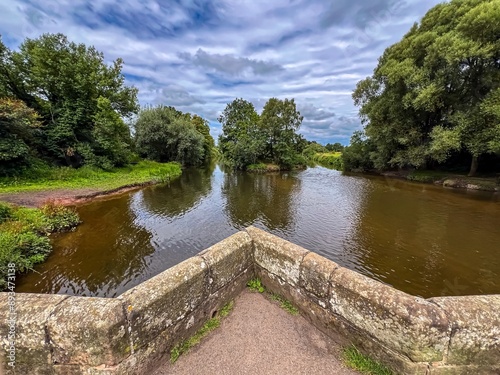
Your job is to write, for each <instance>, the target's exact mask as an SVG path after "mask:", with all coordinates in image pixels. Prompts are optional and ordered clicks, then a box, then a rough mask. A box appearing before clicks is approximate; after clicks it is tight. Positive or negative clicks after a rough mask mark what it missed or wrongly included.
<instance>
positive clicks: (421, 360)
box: [0, 227, 500, 375]
mask: <svg viewBox="0 0 500 375" xmlns="http://www.w3.org/2000/svg"><path fill="white" fill-rule="evenodd" d="M254 277H259V278H260V279H261V280H262V282H263V284H264V285H265V286H266V288H267V289H269V290H270V291H272V292H275V293H279V294H281V295H283V296H284V297H285V298H287V299H289V300H290V301H291V302H292V303H293V304H294V305H295V306H297V307H298V308H299V310H300V312H301V314H302V315H303V316H304V317H306V318H307V319H308V320H309V321H310V322H311V323H312V324H313V325H315V326H316V327H317V328H319V329H320V330H321V331H323V332H324V333H326V334H327V335H329V336H330V337H332V338H334V339H335V340H337V341H340V344H355V345H356V346H357V347H358V348H359V349H360V350H361V351H363V352H364V353H366V354H368V355H369V356H371V357H372V358H374V359H377V360H378V361H380V362H382V363H384V364H386V365H387V366H389V367H390V368H392V369H393V370H394V371H395V372H396V373H403V374H422V375H423V374H492V373H497V374H500V295H487V296H464V297H436V298H429V299H423V298H420V297H415V296H412V295H409V294H406V293H403V292H401V291H399V290H396V289H394V288H392V287H390V286H388V285H385V284H383V283H380V282H378V281H375V280H372V279H370V278H368V277H366V276H363V275H361V274H359V273H356V272H354V271H351V270H348V269H346V268H343V267H340V266H339V265H337V264H336V263H334V262H332V261H330V260H328V259H326V258H324V257H321V256H319V255H317V254H315V253H313V252H311V251H308V250H306V249H303V248H301V247H299V246H297V245H294V244H292V243H290V242H287V241H285V240H283V239H281V238H279V237H276V236H274V235H271V234H269V233H266V232H264V231H262V230H260V229H257V228H254V227H250V228H247V229H246V230H245V231H241V232H238V233H236V234H234V235H232V236H231V237H229V238H227V239H225V240H223V241H221V242H219V243H217V244H215V245H214V246H212V247H210V248H208V249H206V250H204V251H203V252H201V253H199V254H198V255H197V256H194V257H192V258H189V259H187V260H185V261H184V262H182V263H180V264H178V265H176V266H174V267H172V268H170V269H168V270H166V271H164V272H162V273H160V274H159V275H157V276H155V277H153V278H151V279H149V280H147V281H145V282H143V283H142V284H140V285H138V286H136V287H134V288H132V289H130V290H129V291H127V292H125V293H123V294H122V295H120V296H119V297H117V298H94V297H76V296H65V295H46V294H28V293H25V294H17V295H16V313H17V325H16V341H15V346H16V367H15V371H13V370H12V369H11V368H9V366H8V365H7V362H8V361H9V358H8V352H9V342H8V340H7V336H8V331H9V323H8V322H7V321H6V318H5V317H8V316H9V307H8V293H1V294H0V310H1V312H2V316H3V317H4V319H3V320H2V322H1V323H0V331H1V335H2V346H3V350H2V353H1V355H2V356H3V357H2V358H1V359H2V363H3V367H4V368H5V371H4V372H5V373H7V374H33V375H42V374H43V375H48V374H71V375H73V374H76V375H78V374H96V375H97V374H99V375H129V374H130V375H132V374H134V375H135V374H147V373H149V372H152V371H154V369H155V368H156V367H157V366H158V365H159V363H161V362H162V361H166V360H168V357H169V354H170V350H171V348H173V347H174V346H175V345H176V344H177V343H179V342H181V341H183V340H185V339H186V338H188V337H190V336H191V335H192V334H193V333H194V332H196V331H197V330H198V329H199V328H200V327H201V326H202V325H203V324H204V322H205V321H207V320H208V319H210V318H211V317H212V316H213V315H214V314H215V313H216V312H217V311H218V310H219V309H220V308H221V307H222V306H224V305H225V304H226V303H227V302H228V301H230V300H232V299H234V298H235V297H236V296H237V295H238V294H239V293H240V292H241V291H242V290H243V289H244V288H245V286H246V283H247V282H248V280H250V279H252V278H254ZM0 373H1V372H0Z"/></svg>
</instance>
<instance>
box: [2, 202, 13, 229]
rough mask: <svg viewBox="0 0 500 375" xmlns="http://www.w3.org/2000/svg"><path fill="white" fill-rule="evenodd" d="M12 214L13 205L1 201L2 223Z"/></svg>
mask: <svg viewBox="0 0 500 375" xmlns="http://www.w3.org/2000/svg"><path fill="white" fill-rule="evenodd" d="M11 215H12V207H11V206H9V205H8V204H6V203H3V202H0V224H1V223H3V222H4V221H6V220H7V219H9V218H10V217H11Z"/></svg>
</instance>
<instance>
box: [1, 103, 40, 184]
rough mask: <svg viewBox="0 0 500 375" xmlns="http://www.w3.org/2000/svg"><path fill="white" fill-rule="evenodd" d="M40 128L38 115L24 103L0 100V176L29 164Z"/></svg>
mask: <svg viewBox="0 0 500 375" xmlns="http://www.w3.org/2000/svg"><path fill="white" fill-rule="evenodd" d="M40 127H41V124H40V122H39V121H38V114H37V113H36V112H35V111H34V110H32V109H31V108H28V107H27V106H26V105H25V104H24V103H23V102H22V101H20V100H16V99H10V98H0V175H6V174H11V173H13V172H15V171H16V169H18V168H19V167H22V166H26V165H28V164H29V159H30V153H31V151H30V146H31V144H32V142H33V138H34V133H35V132H36V131H40Z"/></svg>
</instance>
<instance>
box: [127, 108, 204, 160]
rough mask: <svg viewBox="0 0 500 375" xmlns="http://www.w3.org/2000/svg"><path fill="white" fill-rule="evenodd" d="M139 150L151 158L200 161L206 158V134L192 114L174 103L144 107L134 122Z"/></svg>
mask: <svg viewBox="0 0 500 375" xmlns="http://www.w3.org/2000/svg"><path fill="white" fill-rule="evenodd" d="M134 128H135V145H136V150H137V152H138V153H139V154H140V155H142V156H144V157H147V158H149V159H152V160H156V161H160V162H167V161H177V162H180V163H182V164H184V165H199V164H201V163H202V162H203V160H204V159H205V148H204V145H205V141H206V140H205V137H204V136H203V135H202V134H201V133H200V132H198V131H197V129H196V127H195V125H193V123H192V122H191V116H190V115H189V114H187V115H186V114H183V113H182V112H179V111H177V110H176V109H175V108H173V107H166V106H158V107H149V108H144V109H142V110H141V111H140V112H139V116H138V118H137V120H136V122H135V125H134Z"/></svg>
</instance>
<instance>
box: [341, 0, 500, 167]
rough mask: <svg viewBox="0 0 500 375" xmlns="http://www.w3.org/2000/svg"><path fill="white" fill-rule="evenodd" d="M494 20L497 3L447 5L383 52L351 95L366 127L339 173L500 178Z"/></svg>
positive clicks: (499, 67)
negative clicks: (456, 172)
mask: <svg viewBox="0 0 500 375" xmlns="http://www.w3.org/2000/svg"><path fill="white" fill-rule="evenodd" d="M499 20H500V2H499V1H497V0H481V1H478V0H452V1H451V2H444V3H442V4H439V5H437V6H435V7H434V8H432V9H431V10H430V11H429V12H428V13H427V14H426V15H425V17H424V18H423V19H422V21H421V22H420V24H416V23H415V24H414V25H413V27H412V28H411V29H410V30H409V31H408V33H407V34H406V35H405V36H404V37H403V39H402V40H401V41H400V42H398V43H396V44H394V45H393V46H391V47H389V48H387V49H386V50H385V52H384V54H383V55H382V56H381V57H380V59H379V63H378V65H377V67H376V68H375V70H374V73H373V75H372V76H371V77H368V78H366V79H364V80H362V81H360V82H359V83H358V84H357V87H356V90H355V91H354V93H353V98H354V103H355V104H356V105H357V106H359V108H360V110H359V114H360V116H361V119H362V122H363V123H364V124H365V128H364V130H363V131H362V132H356V133H355V134H354V135H353V137H352V139H351V144H350V146H349V147H347V148H346V150H345V151H344V153H343V162H344V167H345V168H346V169H348V170H354V169H360V170H363V169H364V170H367V169H373V168H375V169H379V170H382V169H391V168H419V169H425V168H447V169H457V168H462V167H465V168H467V165H468V166H469V174H470V175H474V174H475V173H476V171H477V169H478V166H479V162H480V160H483V162H481V163H482V165H483V166H485V167H489V168H490V170H495V171H496V172H498V171H500V158H499V157H498V156H499V153H500V42H499V40H500V22H499ZM486 169H487V168H485V170H486Z"/></svg>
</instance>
